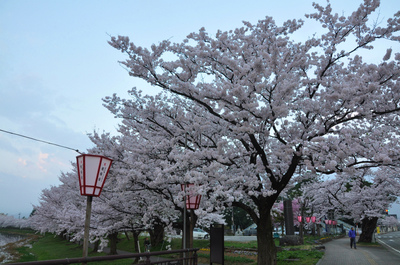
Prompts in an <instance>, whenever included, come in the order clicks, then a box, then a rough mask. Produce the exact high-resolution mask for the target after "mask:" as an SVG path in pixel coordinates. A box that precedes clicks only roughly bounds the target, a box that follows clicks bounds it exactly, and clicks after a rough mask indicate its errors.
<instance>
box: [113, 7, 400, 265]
mask: <svg viewBox="0 0 400 265" xmlns="http://www.w3.org/2000/svg"><path fill="white" fill-rule="evenodd" d="M379 4H380V2H379V1H377V0H364V1H363V3H362V4H361V5H360V7H359V8H358V9H357V10H356V11H354V12H353V13H352V14H351V15H350V16H348V17H345V16H343V15H338V14H335V13H333V11H332V8H331V6H330V5H329V3H328V5H327V6H326V7H323V6H321V5H319V4H314V7H315V9H316V13H314V14H310V15H307V16H306V17H307V18H309V19H311V20H315V21H317V22H319V23H320V24H321V30H320V31H319V32H318V36H317V35H315V36H314V37H310V38H309V39H308V40H306V41H303V42H301V41H300V42H299V41H295V40H294V39H293V38H291V37H292V36H293V35H292V34H293V33H294V32H296V31H298V30H299V29H301V27H302V26H303V24H304V22H303V21H302V20H289V21H286V22H285V23H283V25H282V26H278V25H276V24H275V22H274V20H273V18H271V17H266V18H265V19H263V20H260V21H259V22H258V23H257V24H255V25H253V24H251V23H249V22H244V26H243V27H242V28H238V29H235V30H232V31H227V32H222V31H218V32H217V34H216V36H215V37H211V36H209V35H208V33H207V32H206V30H205V29H204V28H202V29H200V30H199V32H198V33H191V34H189V35H188V36H187V39H185V40H184V41H183V42H182V43H171V42H170V41H168V40H165V41H161V42H160V43H159V44H154V45H152V46H151V48H150V49H147V48H144V47H140V46H137V45H136V44H135V43H132V42H130V40H129V38H128V37H124V36H118V37H112V38H111V40H110V42H109V43H110V45H112V46H113V47H114V48H116V49H118V50H120V51H121V52H123V53H125V54H126V55H127V59H126V61H123V62H121V64H122V65H124V66H125V67H126V69H127V70H128V71H129V74H130V75H131V76H133V77H135V78H140V79H143V80H145V81H147V82H148V83H149V84H151V85H153V86H156V87H159V88H162V89H163V90H164V91H165V94H160V95H158V96H155V97H146V96H142V95H141V93H140V92H139V91H138V90H137V89H133V90H132V91H131V95H132V99H130V100H125V99H120V98H118V97H117V96H113V97H109V98H107V99H106V104H107V107H108V108H109V109H110V110H111V111H112V112H113V113H115V114H116V116H118V117H123V118H124V121H123V122H124V125H125V126H126V127H125V128H126V132H127V133H129V132H132V130H131V127H132V128H135V129H136V128H139V127H141V128H140V130H141V131H142V134H141V136H142V139H146V140H147V141H146V142H145V144H146V145H149V146H143V144H141V143H135V144H138V146H137V147H135V146H132V148H131V149H130V150H131V152H132V154H133V153H134V152H135V151H136V150H137V149H142V148H146V149H147V150H146V149H145V150H146V151H148V152H151V154H152V155H153V156H154V157H155V158H156V157H158V158H161V157H162V156H167V157H168V159H167V160H165V161H166V162H165V164H164V165H163V164H162V162H157V163H156V164H153V162H155V161H153V160H152V161H141V167H142V170H144V168H145V167H148V168H149V169H151V171H152V172H154V174H157V173H158V171H160V173H161V175H163V176H167V175H168V177H169V178H173V177H175V178H176V180H175V181H182V179H183V180H184V181H189V182H193V183H196V184H199V185H201V188H199V189H200V192H203V193H204V194H213V196H214V197H213V198H215V199H214V200H213V201H212V202H213V203H214V202H215V203H216V204H215V205H217V206H216V207H220V206H218V205H221V203H220V202H224V203H225V204H226V205H233V206H236V207H241V208H242V209H244V210H245V211H247V213H248V214H249V215H250V216H251V217H252V219H253V220H254V222H255V223H256V224H257V232H258V234H257V240H258V264H276V248H275V245H274V241H273V239H272V220H271V213H270V212H271V209H272V207H273V205H274V203H275V201H276V200H277V198H278V196H279V195H280V193H281V192H282V191H283V189H284V188H285V187H286V186H287V185H288V183H289V182H290V181H291V179H292V177H293V176H294V174H295V172H296V169H297V168H298V167H299V166H300V165H302V166H304V167H305V168H306V170H310V171H312V172H319V173H321V174H333V173H336V172H353V171H356V170H357V169H359V168H362V167H376V166H381V165H388V164H397V163H398V161H399V157H398V156H399V155H398V154H400V152H399V151H400V150H399V148H400V145H399V138H398V136H399V135H398V134H399V133H398V130H397V129H396V126H398V125H399V121H400V120H399V118H398V117H399V116H398V113H399V111H400V106H399V100H400V93H399V92H400V89H399V82H398V81H399V74H400V71H399V59H400V54H395V55H394V58H393V56H392V50H391V49H390V48H388V49H387V51H382V50H378V51H375V53H377V54H379V53H381V54H382V55H381V56H382V58H383V60H382V61H381V62H379V63H376V62H364V60H363V58H362V57H361V56H360V54H361V52H362V51H363V50H364V49H367V50H372V49H373V45H374V43H376V42H378V41H379V40H389V41H397V42H398V41H399V37H398V32H399V29H400V19H399V15H400V13H396V14H395V15H394V17H393V18H390V19H388V20H387V22H386V25H382V26H380V25H378V24H377V23H374V21H372V22H371V21H369V17H370V16H371V14H372V13H373V12H374V11H375V10H376V9H377V8H378V6H379ZM396 34H397V35H396ZM381 44H382V45H387V47H390V45H391V44H390V43H389V44H387V43H386V42H382V43H381ZM145 131H147V136H145V135H144V132H145ZM134 133H137V132H136V131H134ZM165 136H168V137H167V138H166V137H165ZM185 139H187V144H185V141H186V140H185ZM185 146H186V148H185ZM151 148H152V149H151ZM150 149H151V150H150ZM139 151H140V150H139ZM166 151H168V152H166ZM154 167H155V168H154ZM167 173H169V174H167ZM211 200H212V199H211ZM221 207H222V206H221Z"/></svg>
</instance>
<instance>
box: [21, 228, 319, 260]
mask: <svg viewBox="0 0 400 265" xmlns="http://www.w3.org/2000/svg"><path fill="white" fill-rule="evenodd" d="M29 234H32V232H30V233H29ZM317 239H318V238H310V237H308V238H305V240H304V242H305V244H304V245H301V246H297V247H291V248H290V249H288V248H283V249H282V250H281V251H278V256H277V260H278V265H283V264H288V263H290V264H293V265H315V264H316V263H317V262H318V260H319V259H320V258H321V257H322V256H323V252H321V251H317V250H314V249H313V246H312V244H313V243H314V242H315V240H317ZM32 240H33V242H32V247H27V246H23V247H18V249H17V250H18V252H19V253H20V259H19V260H18V262H27V261H37V260H49V259H63V258H78V257H81V256H82V246H79V245H76V244H74V243H72V242H68V241H65V240H64V239H62V238H60V237H58V236H54V235H52V234H46V235H43V236H36V238H34V239H32ZM143 241H144V237H140V239H139V242H140V244H141V249H143ZM209 242H210V241H209V240H194V248H199V249H200V250H199V251H198V257H199V261H198V262H199V263H203V264H209V263H210V262H209V258H210V250H209ZM275 243H276V245H277V246H278V244H279V241H278V240H276V241H275ZM167 245H170V246H171V249H180V246H181V239H180V238H173V239H172V240H171V242H164V243H163V244H161V245H159V246H153V247H152V251H161V250H166V247H167ZM118 249H119V250H125V251H129V252H133V250H134V243H133V240H132V238H130V239H128V238H126V237H125V235H123V234H121V235H120V237H119V243H118ZM256 250H257V242H256V241H249V242H233V241H225V253H224V259H225V260H224V261H225V264H226V265H239V264H246V265H256V264H257V262H256V261H257V251H256ZM103 255H105V254H104V253H92V252H91V251H90V250H89V256H103ZM89 264H91V265H96V264H110V261H104V262H93V263H89ZM112 264H116V265H119V264H121V265H122V264H132V259H125V260H116V261H113V262H112Z"/></svg>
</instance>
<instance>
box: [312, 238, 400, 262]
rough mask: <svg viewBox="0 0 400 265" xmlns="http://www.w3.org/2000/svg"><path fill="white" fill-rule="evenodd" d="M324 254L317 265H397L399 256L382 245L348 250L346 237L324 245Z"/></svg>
mask: <svg viewBox="0 0 400 265" xmlns="http://www.w3.org/2000/svg"><path fill="white" fill-rule="evenodd" d="M324 246H325V254H324V256H323V257H322V259H320V261H318V263H317V265H338V264H340V265H347V264H348V265H369V264H371V265H399V264H400V255H399V254H397V253H395V252H394V251H390V250H388V249H387V248H385V247H383V246H382V245H374V246H359V245H357V249H354V248H353V249H352V248H350V239H349V238H347V237H344V238H340V239H335V240H332V241H330V242H327V243H325V244H324Z"/></svg>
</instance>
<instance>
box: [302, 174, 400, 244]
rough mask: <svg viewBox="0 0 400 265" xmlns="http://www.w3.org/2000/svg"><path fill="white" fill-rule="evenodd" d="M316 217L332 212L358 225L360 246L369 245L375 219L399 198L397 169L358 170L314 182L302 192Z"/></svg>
mask: <svg viewBox="0 0 400 265" xmlns="http://www.w3.org/2000/svg"><path fill="white" fill-rule="evenodd" d="M304 190H305V191H306V192H307V194H309V196H310V197H312V204H313V206H314V208H315V210H317V211H318V212H319V213H320V214H326V213H328V211H333V212H334V213H335V216H336V217H341V218H345V219H350V220H354V222H355V223H361V228H362V229H361V230H362V233H361V235H360V238H359V241H360V242H371V241H372V237H373V233H374V230H375V228H376V224H377V221H378V219H379V218H383V217H385V209H387V208H388V207H389V206H390V205H391V204H393V203H394V202H395V201H396V199H397V197H398V196H400V178H399V177H398V169H397V168H394V169H391V168H388V167H383V168H379V169H378V170H366V169H364V170H359V171H358V172H357V174H354V175H347V174H339V175H337V176H336V177H335V178H331V179H329V180H325V181H321V182H315V183H313V184H312V185H310V186H307V187H305V189H304Z"/></svg>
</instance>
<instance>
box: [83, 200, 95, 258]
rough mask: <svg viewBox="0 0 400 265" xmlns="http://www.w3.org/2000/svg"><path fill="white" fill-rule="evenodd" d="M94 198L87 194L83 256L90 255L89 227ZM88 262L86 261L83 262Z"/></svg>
mask: <svg viewBox="0 0 400 265" xmlns="http://www.w3.org/2000/svg"><path fill="white" fill-rule="evenodd" d="M92 200H93V196H87V202H86V217H85V233H84V236H83V257H84V258H87V257H88V248H89V228H90V215H91V213H92ZM82 264H86V263H82Z"/></svg>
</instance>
